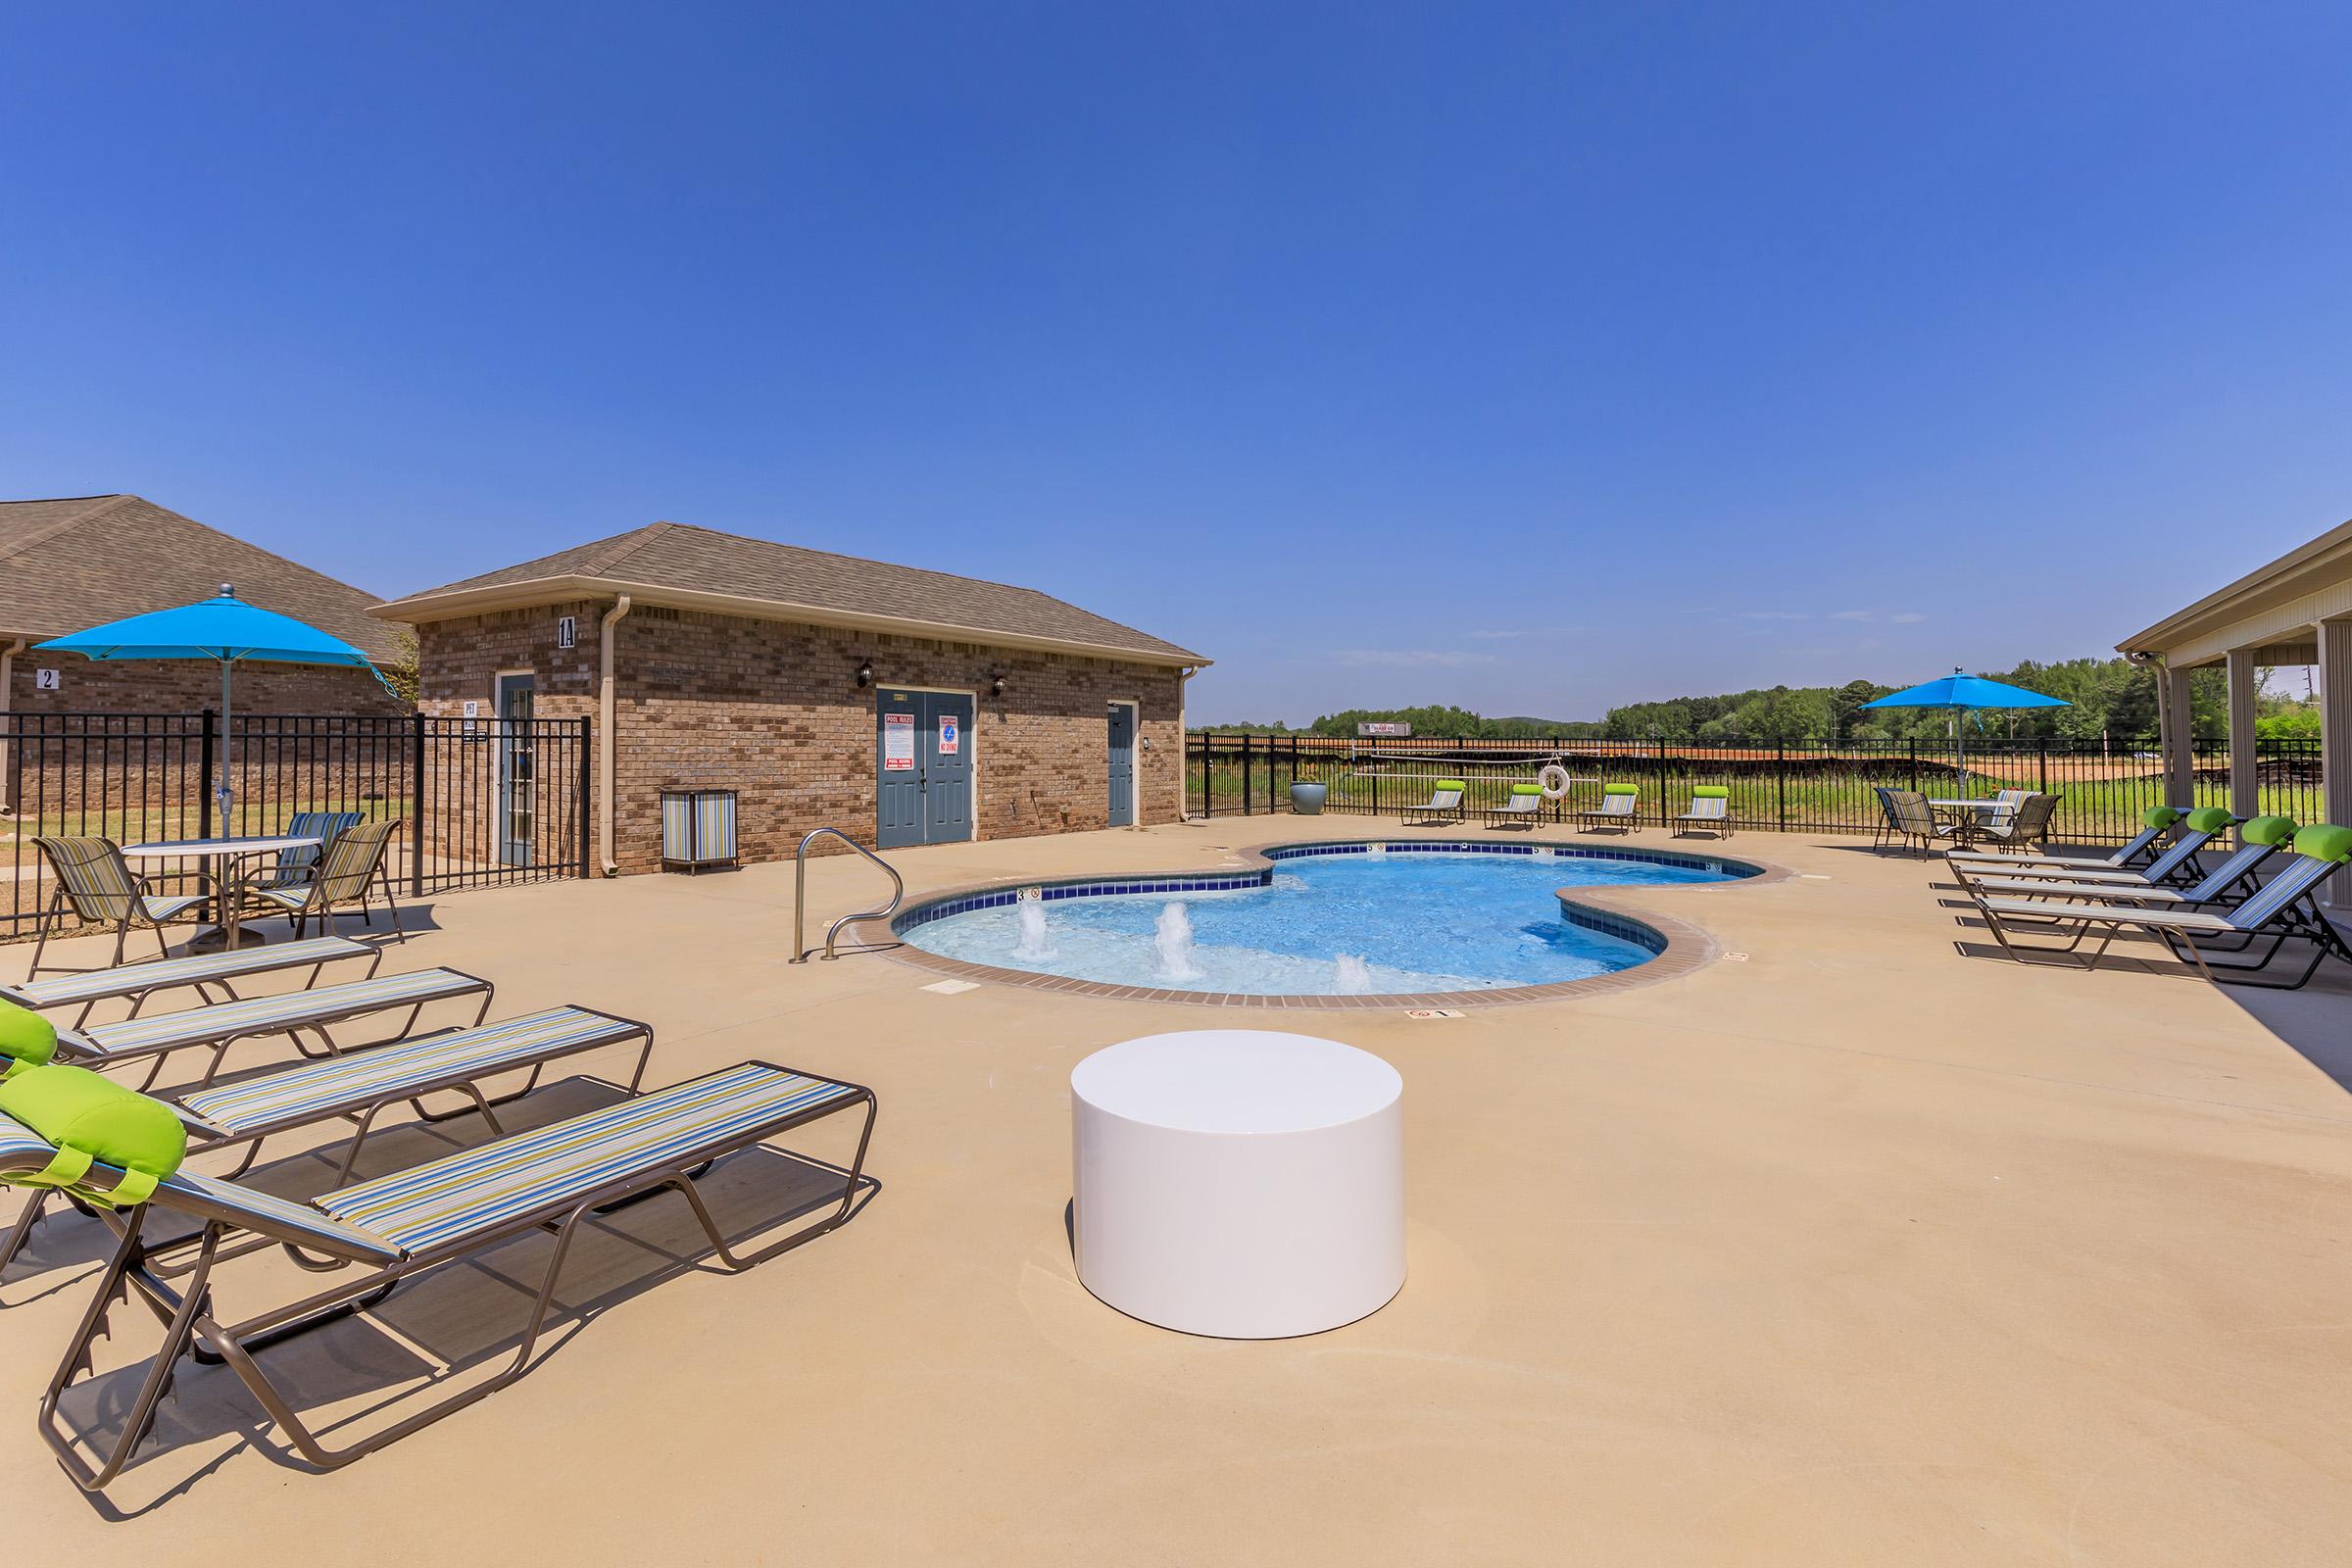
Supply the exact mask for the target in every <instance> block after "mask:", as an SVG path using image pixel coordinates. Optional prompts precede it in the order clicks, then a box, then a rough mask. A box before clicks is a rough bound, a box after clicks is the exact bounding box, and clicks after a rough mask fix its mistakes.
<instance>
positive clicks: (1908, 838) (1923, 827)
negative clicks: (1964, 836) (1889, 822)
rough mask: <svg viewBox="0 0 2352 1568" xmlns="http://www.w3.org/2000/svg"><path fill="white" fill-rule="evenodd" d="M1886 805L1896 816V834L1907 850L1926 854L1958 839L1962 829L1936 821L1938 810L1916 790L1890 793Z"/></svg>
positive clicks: (1891, 791)
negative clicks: (1938, 845) (1949, 841)
mask: <svg viewBox="0 0 2352 1568" xmlns="http://www.w3.org/2000/svg"><path fill="white" fill-rule="evenodd" d="M1887 809H1888V810H1890V811H1891V812H1892V813H1893V816H1894V822H1893V828H1894V832H1895V835H1896V836H1897V837H1898V838H1899V839H1900V840H1901V842H1902V844H1903V847H1904V848H1905V849H1908V850H1913V851H1916V852H1917V853H1919V854H1921V855H1925V854H1927V853H1928V852H1929V851H1930V850H1933V849H1934V848H1935V847H1936V845H1937V844H1940V843H1943V842H1945V841H1947V840H1950V839H1954V838H1957V837H1958V836H1959V833H1960V830H1959V829H1958V828H1956V827H1954V826H1953V825H1952V824H1951V823H1949V822H1938V821H1937V820H1936V809H1935V808H1934V807H1932V806H1930V805H1929V804H1928V798H1927V797H1926V796H1925V795H1922V794H1921V793H1920V792H1919V791H1917V790H1888V791H1887Z"/></svg>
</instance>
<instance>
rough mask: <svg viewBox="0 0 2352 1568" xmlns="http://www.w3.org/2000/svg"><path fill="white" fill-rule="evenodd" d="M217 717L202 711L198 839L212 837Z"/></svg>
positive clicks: (197, 794)
mask: <svg viewBox="0 0 2352 1568" xmlns="http://www.w3.org/2000/svg"><path fill="white" fill-rule="evenodd" d="M219 716H220V715H219V714H217V713H215V712H214V711H213V710H211V709H209V708H208V709H206V710H205V711H204V741H203V744H202V746H201V747H200V748H199V751H198V756H199V757H200V758H201V760H200V761H199V763H198V764H197V765H198V766H199V767H201V768H202V769H203V771H204V777H203V778H202V779H201V780H199V781H198V787H197V790H196V796H197V806H196V836H197V837H198V838H200V839H209V838H211V837H212V836H213V723H214V720H215V719H217V718H218V717H219ZM180 820H181V821H182V822H185V821H186V820H187V818H186V817H184V816H183V817H181V818H180ZM222 825H223V826H226V824H225V823H223V824H222Z"/></svg>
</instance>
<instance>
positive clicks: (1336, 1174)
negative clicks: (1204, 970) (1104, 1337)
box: [1070, 1029, 1404, 1340]
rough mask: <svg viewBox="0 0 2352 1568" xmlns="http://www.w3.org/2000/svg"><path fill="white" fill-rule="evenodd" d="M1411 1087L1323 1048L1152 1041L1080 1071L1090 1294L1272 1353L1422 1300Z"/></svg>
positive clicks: (1245, 1033) (1076, 1087) (1242, 1034)
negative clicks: (1410, 1192)
mask: <svg viewBox="0 0 2352 1568" xmlns="http://www.w3.org/2000/svg"><path fill="white" fill-rule="evenodd" d="M1403 1095H1404V1080H1403V1079H1401V1078H1399V1077H1397V1069H1396V1068H1394V1067H1392V1066H1390V1065H1389V1064H1388V1063H1387V1062H1385V1061H1383V1060H1381V1059H1380V1058H1379V1057H1378V1056H1375V1055H1372V1054H1370V1053H1368V1052H1362V1051H1358V1050H1356V1049H1355V1048H1354V1047H1353V1046H1344V1045H1341V1044H1340V1043H1339V1042H1337V1041H1334V1040H1318V1039H1315V1038H1314V1037H1312V1036H1310V1035H1293V1034H1276V1033H1272V1032H1267V1031H1260V1030H1249V1029H1210V1030H1201V1031H1197V1032H1188V1033H1182V1034H1165V1035H1147V1036H1145V1037H1144V1038H1143V1039H1140V1040H1130V1041H1127V1042H1126V1043H1125V1044H1123V1045H1116V1046H1112V1047H1110V1048H1108V1049H1107V1050H1103V1051H1098V1052H1096V1053H1095V1054H1093V1055H1091V1056H1089V1057H1087V1058H1086V1059H1085V1060H1084V1061H1082V1062H1080V1063H1079V1064H1078V1065H1077V1067H1076V1068H1075V1069H1074V1070H1073V1071H1072V1072H1071V1073H1070V1116H1071V1145H1072V1185H1073V1193H1074V1208H1075V1216H1074V1218H1075V1225H1074V1230H1075V1240H1076V1246H1077V1261H1078V1278H1079V1280H1080V1281H1081V1282H1082V1283H1083V1284H1084V1285H1085V1286H1086V1288H1087V1289H1088V1290H1090V1291H1092V1292H1094V1294H1095V1295H1096V1296H1097V1297H1099V1298H1101V1299H1103V1300H1104V1301H1106V1302H1108V1303H1109V1304H1110V1305H1112V1306H1115V1307H1117V1308H1118V1309H1119V1310H1120V1311H1122V1312H1125V1313H1127V1314H1128V1315H1129V1316H1131V1317H1138V1318H1142V1319H1143V1320H1144V1321H1145V1322H1147V1323H1156V1324H1159V1325H1160V1326H1161V1327H1163V1328H1171V1329H1181V1330H1183V1331H1184V1332H1185V1333H1188V1334H1206V1335H1213V1336H1216V1337H1218V1338H1220V1339H1235V1340H1271V1339H1284V1338H1288V1337H1289V1336H1292V1335H1297V1334H1317V1333H1320V1332H1322V1331H1323V1330H1325V1329H1335V1328H1338V1327H1339V1326H1340V1325H1341V1324H1343V1323H1352V1322H1354V1321H1355V1320H1356V1319H1357V1318H1360V1317H1363V1316H1365V1315H1367V1314H1369V1313H1372V1312H1376V1311H1378V1310H1379V1309H1380V1308H1381V1307H1382V1306H1383V1305H1385V1304H1386V1303H1387V1302H1388V1300H1389V1299H1390V1298H1391V1297H1394V1296H1395V1295H1396V1294H1397V1291H1398V1290H1400V1289H1402V1288H1403V1285H1404V1119H1403Z"/></svg>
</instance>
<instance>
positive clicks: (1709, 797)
mask: <svg viewBox="0 0 2352 1568" xmlns="http://www.w3.org/2000/svg"><path fill="white" fill-rule="evenodd" d="M1702 827H1703V828H1711V829H1713V830H1714V832H1715V835H1716V837H1718V838H1726V839H1728V838H1730V837H1731V836H1732V792H1731V790H1730V788H1729V787H1728V786H1726V785H1722V784H1694V785H1692V786H1691V809H1689V810H1688V811H1685V812H1684V813H1683V814H1682V815H1680V816H1678V817H1676V818H1675V819H1674V833H1675V837H1677V838H1680V837H1681V836H1682V835H1683V834H1685V833H1687V832H1692V831H1695V830H1696V829H1698V828H1702Z"/></svg>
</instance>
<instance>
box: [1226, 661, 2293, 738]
mask: <svg viewBox="0 0 2352 1568" xmlns="http://www.w3.org/2000/svg"><path fill="white" fill-rule="evenodd" d="M1977 673H1979V674H1981V675H1984V676H1985V678H1986V679H1989V680H1997V681H2004V682H2006V683H2008V684H2009V685H2012V686H2022V687H2024V688H2025V689H2026V690H2028V691H2035V692H2040V693H2042V694H2043V695H2044V696H2048V697H2056V698H2060V699H2062V700H2063V701H2065V702H2066V703H2068V704H2069V705H2071V706H2069V707H2066V708H2035V709H2018V710H1995V711H1987V712H1984V713H1981V714H1975V715H1971V716H1970V717H1969V718H1968V720H1967V722H1968V725H1969V732H1970V734H1972V735H1976V734H1984V735H1986V736H1991V737H1995V738H1999V739H2004V740H2034V739H2041V738H2050V739H2066V740H2096V739H2099V738H2100V737H2102V736H2104V737H2106V738H2109V739H2113V740H2137V739H2140V738H2142V737H2145V736H2151V735H2154V734H2155V733H2156V732H2157V714H2156V671H2155V669H2154V668H2153V666H2150V665H2146V664H2135V663H2132V662H2131V661H2130V660H2125V659H2069V660H2062V661H2060V662H2056V663H2046V664H2045V663H2041V662H2036V661H2034V660H2028V661H2026V662H2023V663H2020V664H2018V665H2017V666H2016V667H2014V668H2012V669H2004V670H1980V671H1978V672H1977ZM2264 673H2265V674H2266V676H2267V675H2268V673H2269V672H2268V671H2265V672H2264ZM2270 685H2271V683H2270V682H2269V681H2268V680H2267V679H2266V680H2265V682H2264V684H2263V690H2262V694H2261V696H2260V697H2259V698H2258V699H2257V702H2256V716H2255V728H2256V732H2257V733H2258V734H2260V735H2262V736H2263V737H2264V738H2265V739H2270V738H2274V737H2277V738H2285V737H2300V736H2309V737H2313V738H2316V737H2317V736H2318V735H2319V732H2320V715H2319V709H2318V707H2317V706H2316V705H2315V704H2313V703H2312V702H2310V701H2309V700H2308V699H2307V698H2305V697H2300V696H2296V695H2291V694H2287V693H2280V692H2274V691H2272V690H2271V689H2270ZM1895 690H1897V688H1895V687H1892V686H1885V685H1881V684H1880V683H1878V682H1877V681H1872V680H1850V681H1847V682H1846V683H1845V684H1844V685H1842V686H1772V687H1763V688H1758V689H1756V690H1752V691H1744V692H1725V693H1722V694H1719V695H1717V696H1713V697H1671V698H1668V699H1666V700H1665V701H1664V702H1656V703H1628V704H1626V705H1624V706H1622V707H1618V708H1612V709H1610V710H1609V711H1608V713H1607V714H1606V715H1605V716H1603V717H1602V718H1600V719H1598V720H1593V719H1546V718H1527V717H1510V718H1489V717H1487V716H1485V715H1483V714H1480V713H1476V712H1473V711H1470V710H1469V709H1466V708H1454V707H1446V706H1435V707H1424V708H1385V709H1368V708H1351V709H1348V710H1347V711H1343V712H1338V713H1326V714H1324V715H1322V716H1321V717H1319V718H1317V719H1316V720H1315V721H1314V722H1313V723H1311V724H1308V725H1306V726H1305V727H1304V728H1303V729H1293V728H1292V727H1291V726H1289V725H1286V724H1279V723H1277V724H1218V725H1215V726H1212V727H1214V728H1215V729H1217V730H1218V731H1220V732H1222V733H1227V734H1241V733H1249V734H1258V735H1265V734H1273V735H1288V734H1302V735H1338V736H1348V737H1352V736H1354V734H1355V733H1356V726H1357V725H1358V724H1359V723H1364V722H1381V723H1397V722H1402V723H1407V724H1410V725H1412V727H1413V734H1414V735H1415V736H1417V737H1423V738H1434V739H1440V740H1456V739H1459V740H1543V739H1547V738H1550V737H1553V736H1557V737H1559V738H1560V739H1563V740H1619V741H1633V740H1661V741H1684V742H1690V741H1732V740H1763V741H1795V740H1831V741H1900V740H1922V739H1932V738H1936V737H1941V736H1946V735H1949V734H1950V733H1951V724H1952V715H1951V714H1950V713H1948V712H1944V711H1937V710H1931V709H1904V708H1882V709H1866V708H1865V707H1864V706H1863V705H1864V704H1866V703H1870V702H1873V701H1876V700H1877V699H1879V698H1881V697H1886V696H1888V695H1890V694H1891V693H1893V692H1894V691H1895ZM2189 711H2190V717H2191V726H2192V729H2193V731H2194V733H2196V734H2199V735H2223V734H2226V733H2228V731H2229V686H2228V681H2227V678H2226V676H2225V675H2224V674H2223V672H2222V671H2221V670H2220V669H2218V668H2216V669H2200V670H2196V671H2194V672H2193V673H2192V674H2191V675H2190V677H2189Z"/></svg>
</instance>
